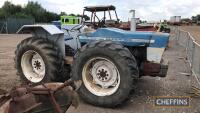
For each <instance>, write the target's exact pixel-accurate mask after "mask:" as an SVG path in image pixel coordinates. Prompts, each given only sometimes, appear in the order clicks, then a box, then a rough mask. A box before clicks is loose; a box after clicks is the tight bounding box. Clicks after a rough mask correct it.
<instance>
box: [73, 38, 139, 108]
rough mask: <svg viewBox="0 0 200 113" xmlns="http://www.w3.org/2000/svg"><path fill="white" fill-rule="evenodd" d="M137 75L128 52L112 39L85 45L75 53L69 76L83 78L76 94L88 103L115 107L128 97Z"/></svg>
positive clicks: (133, 61)
mask: <svg viewBox="0 0 200 113" xmlns="http://www.w3.org/2000/svg"><path fill="white" fill-rule="evenodd" d="M138 77H139V75H138V68H137V62H136V60H135V58H134V56H133V55H132V54H131V53H130V51H129V50H128V49H127V48H125V47H124V46H122V45H121V44H119V43H115V42H112V41H95V42H90V43H88V44H86V45H84V46H83V47H82V48H81V49H80V51H79V52H78V53H77V54H76V55H75V59H74V64H73V66H72V78H73V79H74V80H82V81H83V85H82V86H81V87H80V89H79V91H78V92H79V95H80V96H81V98H83V100H85V101H86V102H88V103H91V104H94V105H97V106H103V107H114V106H117V105H119V104H121V103H122V102H123V101H124V100H126V99H127V97H128V96H129V94H130V92H131V90H132V89H133V85H134V83H133V82H134V80H135V79H137V78H138Z"/></svg>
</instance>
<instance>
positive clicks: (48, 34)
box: [17, 25, 65, 58]
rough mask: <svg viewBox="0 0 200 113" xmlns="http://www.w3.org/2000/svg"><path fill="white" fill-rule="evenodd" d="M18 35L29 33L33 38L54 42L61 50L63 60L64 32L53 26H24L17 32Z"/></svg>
mask: <svg viewBox="0 0 200 113" xmlns="http://www.w3.org/2000/svg"><path fill="white" fill-rule="evenodd" d="M17 33H18V34H22V33H31V34H32V35H33V36H34V37H40V38H48V39H50V40H52V41H53V42H55V44H56V45H57V46H58V48H59V49H60V50H61V52H62V55H63V58H64V57H65V43H64V32H63V31H61V30H60V29H58V28H57V27H56V26H54V25H24V26H22V27H21V28H20V29H19V30H18V31H17Z"/></svg>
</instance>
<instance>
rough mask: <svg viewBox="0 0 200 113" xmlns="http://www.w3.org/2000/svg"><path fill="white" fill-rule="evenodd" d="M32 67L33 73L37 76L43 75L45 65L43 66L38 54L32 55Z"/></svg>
mask: <svg viewBox="0 0 200 113" xmlns="http://www.w3.org/2000/svg"><path fill="white" fill-rule="evenodd" d="M32 67H33V71H34V72H35V73H36V74H38V75H41V74H42V75H43V74H44V68H45V65H44V61H43V59H42V57H41V56H40V55H39V54H35V55H33V58H32Z"/></svg>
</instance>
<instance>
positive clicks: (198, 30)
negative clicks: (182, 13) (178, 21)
mask: <svg viewBox="0 0 200 113" xmlns="http://www.w3.org/2000/svg"><path fill="white" fill-rule="evenodd" d="M180 29H182V30H185V31H188V32H190V34H191V35H192V36H193V37H194V38H195V39H196V40H197V41H198V43H200V26H180Z"/></svg>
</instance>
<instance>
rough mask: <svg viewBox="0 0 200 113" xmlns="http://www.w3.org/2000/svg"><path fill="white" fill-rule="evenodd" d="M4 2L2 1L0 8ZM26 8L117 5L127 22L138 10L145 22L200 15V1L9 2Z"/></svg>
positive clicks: (70, 10) (69, 9)
mask: <svg viewBox="0 0 200 113" xmlns="http://www.w3.org/2000/svg"><path fill="white" fill-rule="evenodd" d="M4 1H6V0H0V7H1V6H2V5H3V3H4ZM8 1H11V2H12V3H14V4H21V5H22V6H24V5H25V4H27V2H28V1H38V3H40V4H41V5H42V6H43V7H44V8H46V9H47V10H49V11H52V12H56V13H60V12H61V11H64V12H66V13H68V14H69V13H74V14H82V10H83V7H84V6H88V5H111V4H112V5H115V6H116V8H117V13H118V16H119V18H120V19H121V20H123V21H127V20H128V18H129V17H130V14H129V10H131V9H135V10H136V17H138V18H141V19H143V20H149V21H153V20H154V21H155V20H156V21H159V20H163V19H169V18H170V16H175V15H176V16H182V18H186V17H191V16H193V15H196V14H200V0H8Z"/></svg>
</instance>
